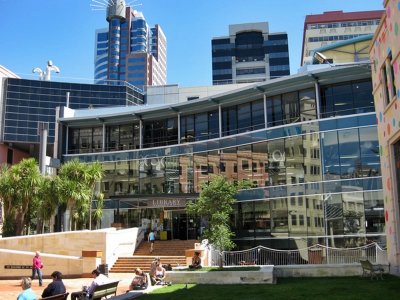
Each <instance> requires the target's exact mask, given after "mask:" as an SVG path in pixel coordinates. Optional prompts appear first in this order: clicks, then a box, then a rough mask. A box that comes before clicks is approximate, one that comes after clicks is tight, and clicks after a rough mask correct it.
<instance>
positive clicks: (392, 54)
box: [370, 0, 400, 274]
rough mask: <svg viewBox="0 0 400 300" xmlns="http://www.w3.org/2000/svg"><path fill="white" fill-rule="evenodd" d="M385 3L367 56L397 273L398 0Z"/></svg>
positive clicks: (399, 266)
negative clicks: (370, 70)
mask: <svg viewBox="0 0 400 300" xmlns="http://www.w3.org/2000/svg"><path fill="white" fill-rule="evenodd" d="M384 6H385V14H384V15H383V17H382V20H381V23H380V26H379V27H378V29H377V31H376V33H375V36H374V38H373V40H372V44H371V46H370V58H371V62H372V66H371V69H372V80H373V94H374V100H375V107H376V114H377V122H378V135H379V143H380V156H381V166H382V180H383V186H384V201H385V221H386V234H387V248H388V259H389V262H390V265H391V272H392V273H397V274H400V217H399V216H400V215H399V192H398V191H399V184H400V178H399V174H400V173H399V170H400V161H396V159H395V149H396V146H395V145H397V146H399V145H400V143H399V141H400V70H399V69H400V67H399V66H400V56H399V55H400V30H399V25H400V0H385V1H384ZM397 149H398V148H397Z"/></svg>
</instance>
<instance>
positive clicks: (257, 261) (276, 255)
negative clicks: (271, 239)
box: [211, 242, 387, 266]
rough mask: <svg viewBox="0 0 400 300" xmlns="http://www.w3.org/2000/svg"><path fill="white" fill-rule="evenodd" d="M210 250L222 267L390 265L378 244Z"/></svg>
mask: <svg viewBox="0 0 400 300" xmlns="http://www.w3.org/2000/svg"><path fill="white" fill-rule="evenodd" d="M220 254H221V253H220V252H218V251H215V250H211V262H212V264H213V265H219V264H220V261H221V259H222V260H223V265H226V266H228V265H270V264H273V265H305V264H329V265H335V264H355V263H359V261H360V259H362V258H367V259H368V260H369V261H371V262H372V263H381V264H387V253H386V251H385V250H383V249H382V248H381V247H380V246H379V245H378V244H377V243H375V242H373V243H370V244H367V245H363V246H360V247H353V248H336V247H327V246H325V245H321V244H315V245H312V246H309V247H305V248H302V249H296V250H281V249H272V248H268V247H265V246H257V247H254V248H251V249H247V250H242V251H223V252H222V256H221V255H220Z"/></svg>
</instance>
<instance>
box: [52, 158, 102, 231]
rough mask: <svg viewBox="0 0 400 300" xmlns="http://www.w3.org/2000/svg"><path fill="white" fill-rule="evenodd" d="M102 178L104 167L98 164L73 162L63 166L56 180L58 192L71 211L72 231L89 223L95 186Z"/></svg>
mask: <svg viewBox="0 0 400 300" xmlns="http://www.w3.org/2000/svg"><path fill="white" fill-rule="evenodd" d="M102 177H103V171H102V167H101V164H100V163H98V162H96V163H93V164H84V163H81V162H79V161H77V160H72V161H69V162H67V163H65V164H63V165H62V166H61V168H60V171H59V174H58V177H57V179H56V180H57V181H56V191H57V194H58V195H59V198H60V200H61V202H64V203H66V205H67V209H69V211H70V219H69V224H70V229H72V227H74V229H77V228H84V227H85V226H86V224H87V223H88V222H89V213H90V206H91V203H92V199H93V195H94V186H95V183H96V182H97V181H99V180H101V178H102ZM73 224H74V226H72V225H73Z"/></svg>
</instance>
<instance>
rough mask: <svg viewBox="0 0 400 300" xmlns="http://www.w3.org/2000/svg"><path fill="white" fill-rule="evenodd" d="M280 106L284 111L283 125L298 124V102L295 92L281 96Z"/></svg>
mask: <svg viewBox="0 0 400 300" xmlns="http://www.w3.org/2000/svg"><path fill="white" fill-rule="evenodd" d="M282 106H283V109H284V117H283V120H284V122H285V124H289V123H295V122H299V117H300V111H299V100H298V95H297V92H293V93H286V94H283V95H282Z"/></svg>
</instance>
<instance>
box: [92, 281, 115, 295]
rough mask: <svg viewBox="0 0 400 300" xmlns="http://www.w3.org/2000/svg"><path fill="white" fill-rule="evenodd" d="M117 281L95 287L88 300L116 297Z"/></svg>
mask: <svg viewBox="0 0 400 300" xmlns="http://www.w3.org/2000/svg"><path fill="white" fill-rule="evenodd" d="M118 283H119V281H113V282H109V283H105V284H101V285H98V286H96V288H95V289H94V292H93V295H92V297H91V298H90V299H91V300H100V299H102V298H103V297H105V298H106V299H107V296H110V295H114V296H115V295H117V288H118Z"/></svg>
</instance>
